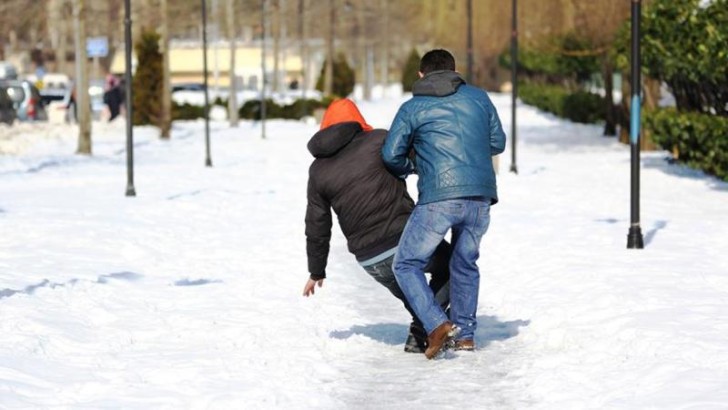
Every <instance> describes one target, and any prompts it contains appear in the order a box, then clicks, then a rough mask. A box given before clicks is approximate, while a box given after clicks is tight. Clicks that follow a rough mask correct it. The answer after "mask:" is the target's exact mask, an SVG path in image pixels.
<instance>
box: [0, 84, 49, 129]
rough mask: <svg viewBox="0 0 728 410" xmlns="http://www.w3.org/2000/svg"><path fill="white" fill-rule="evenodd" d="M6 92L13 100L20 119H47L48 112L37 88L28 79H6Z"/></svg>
mask: <svg viewBox="0 0 728 410" xmlns="http://www.w3.org/2000/svg"><path fill="white" fill-rule="evenodd" d="M4 84H5V85H6V86H7V92H8V95H9V96H10V99H11V100H13V105H14V106H15V111H16V112H17V114H18V120H20V121H48V113H47V112H46V107H45V104H44V103H43V99H42V98H41V95H40V92H39V91H38V88H37V87H36V86H35V85H33V84H31V83H30V82H29V81H17V80H13V81H6V82H5V83H4Z"/></svg>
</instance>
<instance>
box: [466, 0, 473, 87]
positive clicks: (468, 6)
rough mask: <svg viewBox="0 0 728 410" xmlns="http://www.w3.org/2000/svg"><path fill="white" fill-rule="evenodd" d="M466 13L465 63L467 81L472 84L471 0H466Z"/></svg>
mask: <svg viewBox="0 0 728 410" xmlns="http://www.w3.org/2000/svg"><path fill="white" fill-rule="evenodd" d="M466 9H467V10H466V13H467V19H468V37H467V46H466V48H467V57H468V60H467V64H468V74H467V81H468V84H470V85H473V0H467V2H466Z"/></svg>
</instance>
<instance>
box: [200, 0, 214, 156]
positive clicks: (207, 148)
mask: <svg viewBox="0 0 728 410" xmlns="http://www.w3.org/2000/svg"><path fill="white" fill-rule="evenodd" d="M202 76H203V84H204V88H205V155H206V156H205V166H208V167H211V166H212V159H211V158H210V97H209V95H208V92H207V1H206V0H202Z"/></svg>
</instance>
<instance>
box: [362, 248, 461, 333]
mask: <svg viewBox="0 0 728 410" xmlns="http://www.w3.org/2000/svg"><path fill="white" fill-rule="evenodd" d="M451 254H452V248H451V247H450V244H449V243H447V241H442V242H440V244H439V245H438V246H437V249H435V252H434V253H433V254H432V258H431V259H430V262H429V263H428V264H427V267H425V272H429V273H430V282H429V285H430V289H432V293H434V294H435V300H437V302H438V303H439V304H440V306H441V307H442V309H443V310H446V309H447V307H448V305H449V304H450V255H451ZM393 262H394V255H392V256H390V257H389V258H387V259H384V260H383V261H381V262H377V263H375V264H373V265H369V266H365V267H364V270H366V271H367V273H368V274H369V275H370V276H371V277H373V278H374V280H376V281H377V282H379V283H380V284H382V285H383V286H384V287H385V288H387V289H388V290H389V291H390V292H391V293H392V295H394V296H395V297H396V298H397V299H399V300H401V301H402V303H404V307H405V309H407V311H408V312H409V313H410V314H411V315H412V326H414V327H417V328H419V329H422V323H421V322H420V320H419V319H418V318H417V315H415V312H414V310H412V308H411V307H410V305H409V302H407V298H406V297H405V296H404V293H402V289H400V288H399V284H397V279H396V278H395V277H394V270H393V269H392V265H393ZM423 332H424V330H423Z"/></svg>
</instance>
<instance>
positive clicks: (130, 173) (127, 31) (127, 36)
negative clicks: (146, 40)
mask: <svg viewBox="0 0 728 410" xmlns="http://www.w3.org/2000/svg"><path fill="white" fill-rule="evenodd" d="M130 3H131V0H125V1H124V42H125V43H126V44H125V45H124V56H125V58H126V63H125V70H126V72H125V73H124V82H125V84H124V89H125V92H126V103H125V104H126V196H136V190H135V189H134V136H133V133H132V132H133V131H132V112H133V107H132V105H131V102H132V98H131V97H132V95H131V93H132V89H131V4H130Z"/></svg>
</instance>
